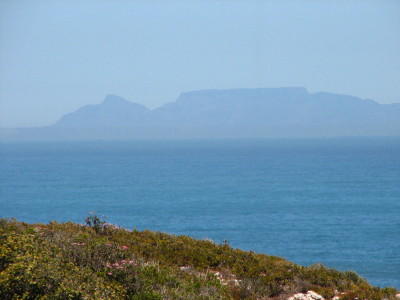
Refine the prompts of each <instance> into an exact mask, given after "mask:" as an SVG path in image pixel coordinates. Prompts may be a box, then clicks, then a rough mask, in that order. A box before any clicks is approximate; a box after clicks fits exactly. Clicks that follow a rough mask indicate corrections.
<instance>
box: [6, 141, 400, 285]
mask: <svg viewBox="0 0 400 300" xmlns="http://www.w3.org/2000/svg"><path fill="white" fill-rule="evenodd" d="M0 166H1V174H0V187H1V190H0V217H5V218H9V217H15V218H17V219H19V220H23V221H27V222H48V221H50V220H58V221H68V220H72V221H76V222H80V223H82V222H83V220H84V218H85V217H86V213H87V212H88V211H96V213H97V214H98V215H105V216H106V217H107V221H109V222H111V223H115V224H118V225H121V226H124V227H127V228H132V227H134V226H136V228H138V229H144V228H148V229H151V230H160V231H164V232H169V233H174V234H185V235H190V236H193V237H196V238H211V239H212V240H214V241H216V242H222V241H223V240H228V241H229V243H230V244H231V245H232V246H233V247H238V248H242V249H245V250H253V251H256V252H262V253H267V254H273V255H277V256H282V257H285V258H287V259H288V260H291V261H294V262H296V263H299V264H303V265H310V264H313V263H317V262H322V263H324V264H325V265H327V266H329V267H334V268H337V269H340V270H348V269H350V270H355V271H357V272H358V273H359V274H361V275H362V276H364V277H365V278H367V279H368V280H369V281H370V282H371V283H372V284H375V285H379V286H396V287H397V288H400V254H399V253H400V139H399V138H339V139H337V138H332V139H264V140H188V141H184V140H173V141H116V142H51V143H49V142H32V143H9V144H8V143H7V144H5V143H3V144H0Z"/></svg>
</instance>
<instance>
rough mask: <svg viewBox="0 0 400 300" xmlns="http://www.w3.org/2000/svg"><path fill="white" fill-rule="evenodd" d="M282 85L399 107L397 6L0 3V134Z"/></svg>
mask: <svg viewBox="0 0 400 300" xmlns="http://www.w3.org/2000/svg"><path fill="white" fill-rule="evenodd" d="M284 86H304V87H307V88H308V89H309V91H311V92H317V91H329V92H335V93H342V94H351V95H354V96H359V97H362V98H372V99H374V100H376V101H378V102H381V103H391V102H400V1H398V0H393V1H385V0H376V1H368V0H364V1H361V0H358V1H351V0H350V1H340V0H333V1H311V0H304V1H282V0H277V1H247V0H246V1H211V0H210V1H207V0H206V1H204V0H202V1H184V0H182V1H148V0H146V1H118V0H116V1H99V0H94V1H85V0H82V1H74V0H67V1H62V0H59V1H53V0H51V1H41V0H37V1H20V0H9V1H7V0H6V1H4V0H0V109H1V112H0V127H16V126H40V125H47V124H51V123H53V122H54V121H56V120H57V119H58V118H59V117H60V116H61V115H63V114H64V113H67V112H70V111H73V110H75V109H77V108H78V107H80V106H82V105H85V104H90V103H92V104H94V103H99V102H101V101H102V99H103V98H104V96H105V95H106V94H108V93H113V94H117V95H120V96H123V97H124V98H126V99H128V100H130V101H134V102H138V103H141V104H144V105H146V106H148V107H151V108H153V107H157V106H161V105H162V104H163V103H166V102H170V101H174V100H175V99H176V98H177V97H178V95H179V94H180V93H181V92H183V91H189V90H197V89H208V88H217V89H219V88H221V89H222V88H239V87H248V88H252V87H284Z"/></svg>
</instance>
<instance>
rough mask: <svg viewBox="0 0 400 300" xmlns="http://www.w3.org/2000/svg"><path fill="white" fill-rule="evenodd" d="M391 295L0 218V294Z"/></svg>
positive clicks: (268, 260)
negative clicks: (301, 293) (307, 293)
mask: <svg viewBox="0 0 400 300" xmlns="http://www.w3.org/2000/svg"><path fill="white" fill-rule="evenodd" d="M307 290H313V291H315V292H317V293H319V294H321V295H323V296H324V297H325V298H326V299H332V297H334V296H335V295H340V299H343V300H346V299H356V298H358V299H371V300H373V299H395V294H396V292H397V291H396V290H395V289H394V288H384V289H380V288H377V287H372V286H371V285H369V284H368V283H367V282H366V280H364V279H363V278H361V277H360V276H358V275H357V274H356V273H354V272H352V271H347V272H338V271H336V270H334V269H330V268H326V267H324V266H323V265H320V264H318V265H313V266H311V267H303V266H299V265H296V264H293V263H290V262H288V261H286V260H284V259H282V258H279V257H275V256H268V255H263V254H256V253H253V252H245V251H242V250H238V249H233V248H231V247H230V246H229V245H228V244H227V243H223V244H220V245H217V244H215V243H213V242H211V241H207V240H195V239H192V238H189V237H187V236H172V235H169V234H164V233H160V232H153V231H148V230H145V231H137V230H135V229H134V230H133V231H130V230H127V229H123V228H118V227H117V226H114V225H110V224H107V223H105V222H103V221H102V220H100V219H99V218H98V217H96V216H93V215H92V216H90V217H88V218H87V219H86V225H81V224H75V223H63V224H60V223H58V222H50V223H49V224H47V225H44V224H26V223H23V222H18V221H16V220H5V219H2V220H0V299H287V298H288V296H290V295H293V294H294V293H298V292H305V291H307Z"/></svg>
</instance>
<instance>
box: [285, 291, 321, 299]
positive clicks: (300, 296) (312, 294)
mask: <svg viewBox="0 0 400 300" xmlns="http://www.w3.org/2000/svg"><path fill="white" fill-rule="evenodd" d="M288 300H325V299H324V297H322V296H321V295H319V294H317V293H316V292H313V291H308V292H307V294H303V293H298V294H295V295H293V296H292V297H290V298H288Z"/></svg>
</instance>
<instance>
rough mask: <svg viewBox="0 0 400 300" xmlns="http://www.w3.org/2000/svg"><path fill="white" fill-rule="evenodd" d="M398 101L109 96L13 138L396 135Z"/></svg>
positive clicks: (315, 96)
mask: <svg viewBox="0 0 400 300" xmlns="http://www.w3.org/2000/svg"><path fill="white" fill-rule="evenodd" d="M399 135H400V103H395V104H378V103H377V102H375V101H373V100H369V99H367V100H365V99H361V98H357V97H353V96H347V95H339V94H332V93H324V92H320V93H309V92H308V91H307V90H306V89H305V88H297V87H295V88H261V89H231V90H202V91H193V92H187V93H183V94H181V95H180V96H179V98H178V99H177V100H176V101H175V102H171V103H167V104H165V105H163V106H162V107H160V108H157V109H154V110H150V109H148V108H146V107H144V106H143V105H140V104H136V103H132V102H129V101H127V100H125V99H123V98H121V97H119V96H114V95H108V96H107V97H106V98H105V99H104V101H103V102H102V103H100V104H97V105H86V106H83V107H81V108H79V109H78V110H77V111H75V112H72V113H70V114H67V115H64V116H63V117H62V118H61V119H60V120H59V121H57V122H56V123H55V124H53V125H50V126H46V127H41V128H32V129H22V130H19V131H18V132H17V133H16V134H14V135H12V136H11V137H10V138H12V139H44V140H46V139H120V138H123V139H131V138H246V137H323V136H326V137H329V136H399Z"/></svg>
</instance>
